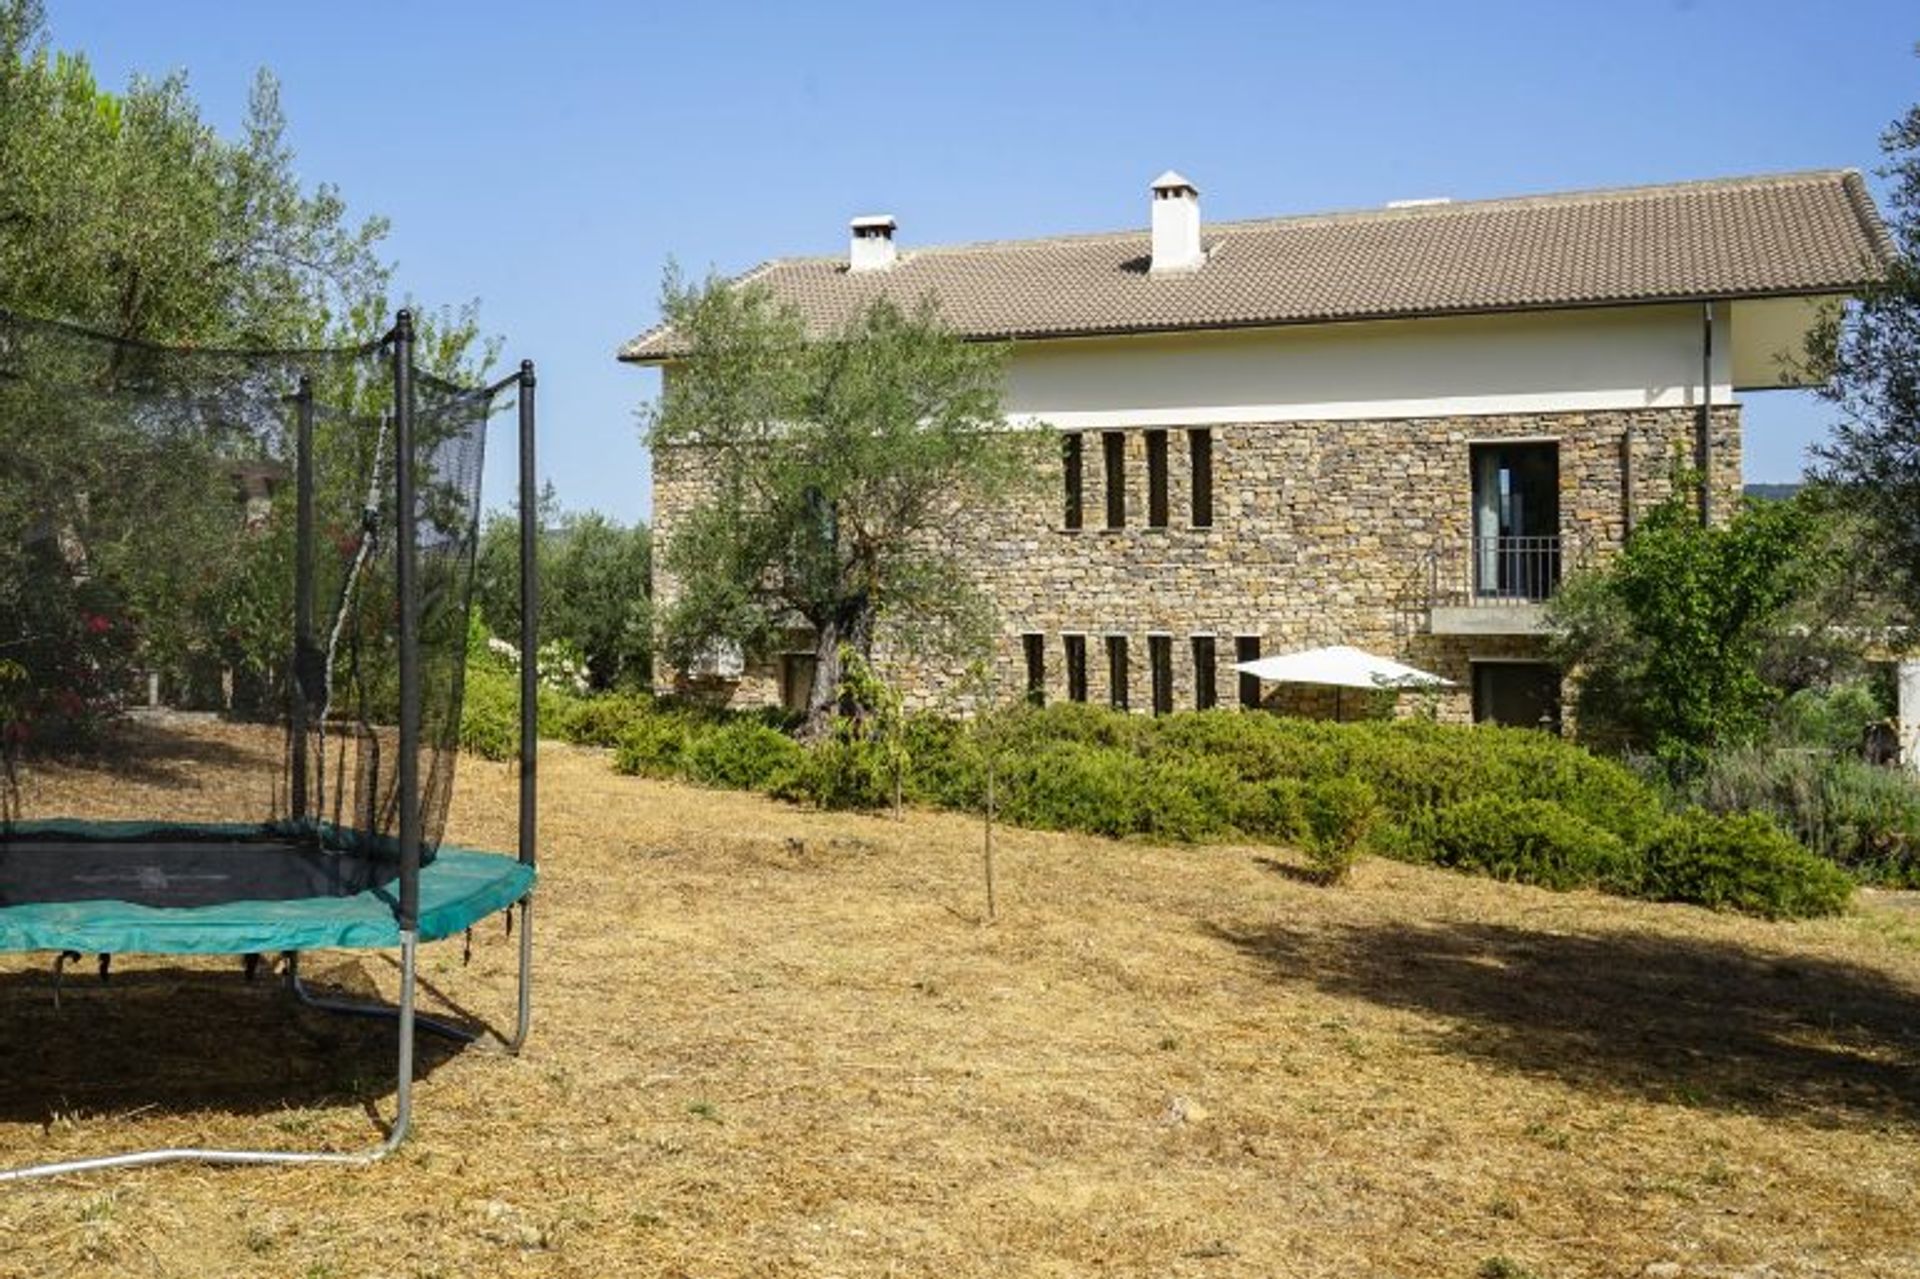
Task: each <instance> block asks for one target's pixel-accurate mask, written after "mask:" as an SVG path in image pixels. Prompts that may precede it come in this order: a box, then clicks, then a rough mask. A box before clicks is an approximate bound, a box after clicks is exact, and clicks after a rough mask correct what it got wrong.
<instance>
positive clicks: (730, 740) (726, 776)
mask: <svg viewBox="0 0 1920 1279" xmlns="http://www.w3.org/2000/svg"><path fill="white" fill-rule="evenodd" d="M803 758H804V752H803V751H802V750H801V748H800V744H799V743H798V742H796V741H794V740H793V739H792V738H790V737H788V736H787V735H786V734H785V733H782V732H780V731H779V730H778V729H773V728H768V727H767V726H766V725H765V724H759V723H755V722H754V721H752V720H746V719H743V720H737V721H735V722H734V723H731V724H725V725H722V726H721V727H719V728H714V729H710V730H708V731H706V732H704V733H698V734H695V735H694V736H693V737H692V738H691V740H689V741H688V743H687V746H686V749H685V751H684V753H683V756H682V759H681V765H682V767H683V768H684V769H685V771H686V775H687V776H688V777H689V778H691V779H692V780H694V781H696V782H699V783H700V784H701V785H702V786H722V787H730V788H733V789H735V790H770V789H775V788H778V787H780V786H781V785H783V784H784V783H785V781H786V779H787V778H789V777H791V776H793V775H794V774H796V773H797V772H798V771H799V769H800V767H801V762H802V760H803Z"/></svg>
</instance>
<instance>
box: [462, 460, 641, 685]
mask: <svg viewBox="0 0 1920 1279" xmlns="http://www.w3.org/2000/svg"><path fill="white" fill-rule="evenodd" d="M538 518H539V520H540V535H539V537H538V539H537V540H536V543H535V569H536V571H537V572H538V574H539V580H540V634H541V637H542V639H543V640H545V641H553V640H558V641H561V642H564V643H566V644H568V645H570V646H571V647H572V648H574V649H575V650H577V651H578V652H579V653H580V655H581V657H582V659H583V660H584V661H585V664H586V669H587V675H588V679H589V681H590V683H591V684H592V686H593V687H594V688H595V689H597V690H606V689H612V688H642V687H645V686H646V684H647V683H648V682H649V680H650V679H651V678H652V669H653V668H652V663H653V654H652V634H651V632H652V614H651V610H650V607H649V594H650V591H651V583H650V575H651V571H652V562H653V536H652V532H651V530H649V529H648V528H647V526H646V525H645V524H641V523H636V524H635V525H633V526H632V527H631V528H626V527H622V526H621V525H620V524H618V523H617V522H615V521H613V520H610V519H608V518H607V517H606V516H604V515H602V514H600V513H599V512H598V511H586V512H565V513H563V512H561V511H560V510H559V508H558V503H557V502H556V501H555V499H554V497H553V492H552V489H551V488H549V489H548V491H547V493H546V494H545V495H544V496H543V498H542V500H541V505H540V511H539V515H538ZM474 599H475V601H476V602H477V603H478V605H479V607H480V609H481V611H482V613H484V614H485V615H486V618H487V620H488V621H489V622H490V623H491V624H492V625H493V627H494V628H495V633H496V634H497V635H498V636H499V637H500V638H501V639H503V640H506V641H508V642H509V643H513V644H518V643H519V639H520V524H519V521H518V519H516V518H515V517H514V516H512V515H510V514H507V513H505V512H494V513H492V514H490V515H489V516H488V517H487V520H486V524H485V526H484V527H483V528H482V530H481V534H480V549H479V555H478V557H477V560H476V562H475V565H474Z"/></svg>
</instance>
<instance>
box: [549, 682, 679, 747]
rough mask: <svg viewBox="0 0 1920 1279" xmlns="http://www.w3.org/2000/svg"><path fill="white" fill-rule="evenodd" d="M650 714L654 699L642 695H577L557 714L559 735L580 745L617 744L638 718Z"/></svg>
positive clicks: (652, 712)
mask: <svg viewBox="0 0 1920 1279" xmlns="http://www.w3.org/2000/svg"><path fill="white" fill-rule="evenodd" d="M653 714H655V710H654V705H653V699H652V698H650V697H648V696H646V695H645V694H640V693H608V694H606V695H604V696H601V697H584V698H576V699H573V700H571V701H570V702H569V703H568V704H567V707H566V710H565V712H564V713H563V714H562V715H561V717H560V725H559V734H560V736H561V737H562V738H564V739H565V740H567V741H569V742H573V743H576V744H577V745H580V746H618V745H619V744H620V743H621V741H622V740H623V739H624V738H625V737H626V736H627V734H628V732H629V731H630V730H631V729H632V728H633V727H634V725H635V724H636V723H637V722H638V721H640V720H641V719H643V718H646V717H647V716H650V715H653Z"/></svg>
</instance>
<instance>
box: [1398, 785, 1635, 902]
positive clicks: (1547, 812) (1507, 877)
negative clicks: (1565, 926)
mask: <svg viewBox="0 0 1920 1279" xmlns="http://www.w3.org/2000/svg"><path fill="white" fill-rule="evenodd" d="M1431 838H1432V847H1433V860H1434V862H1435V863H1437V864H1438V865H1441V866H1448V867H1452V868H1453V869H1455V870H1465V871H1472V872H1473V873H1475V874H1478V875H1488V876H1491V877H1492V878H1494V879H1499V880H1504V881H1507V882H1509V883H1518V884H1536V885H1538V886H1540V887H1542V888H1553V889H1560V890H1565V889H1569V888H1595V887H1605V888H1609V889H1614V890H1618V891H1630V890H1631V889H1632V888H1634V887H1635V885H1636V884H1637V881H1638V878H1639V875H1638V872H1637V867H1636V863H1635V859H1634V857H1633V856H1632V854H1631V853H1630V852H1629V851H1628V849H1627V847H1626V845H1625V844H1623V843H1622V842H1621V841H1620V837H1619V836H1617V835H1615V834H1613V833H1612V832H1611V831H1606V830H1602V829H1601V828H1600V827H1598V826H1595V825H1593V824H1592V823H1591V822H1587V821H1583V820H1582V819H1580V818H1579V817H1576V816H1574V815H1573V814H1572V813H1569V812H1568V811H1567V810H1566V809H1564V808H1562V807H1560V805H1558V804H1556V803H1554V802H1553V801H1551V800H1545V799H1514V798H1511V797H1509V796H1506V795H1500V794H1490V795H1481V796H1478V797H1476V798H1474V799H1468V800H1462V801H1461V802H1460V803H1457V804H1453V805H1450V806H1448V807H1447V808H1444V809H1441V810H1440V812H1439V813H1438V814H1436V815H1435V818H1434V821H1433V831H1432V836H1431Z"/></svg>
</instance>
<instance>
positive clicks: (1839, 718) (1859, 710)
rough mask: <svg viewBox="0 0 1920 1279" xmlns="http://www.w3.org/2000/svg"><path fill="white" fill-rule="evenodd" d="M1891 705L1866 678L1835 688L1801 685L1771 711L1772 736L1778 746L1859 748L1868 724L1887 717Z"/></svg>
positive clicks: (1837, 750) (1835, 750) (1835, 749)
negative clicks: (1887, 704) (1883, 701)
mask: <svg viewBox="0 0 1920 1279" xmlns="http://www.w3.org/2000/svg"><path fill="white" fill-rule="evenodd" d="M1889 710H1890V708H1889V707H1887V706H1886V705H1884V704H1883V703H1882V701H1881V697H1880V694H1879V693H1878V692H1877V691H1876V690H1875V689H1874V688H1873V687H1872V686H1871V685H1870V684H1868V683H1867V682H1866V681H1864V680H1861V681H1855V682H1853V683H1847V684H1841V685H1839V686H1838V687H1834V688H1803V689H1800V690H1798V691H1796V692H1794V693H1793V694H1792V695H1790V696H1788V697H1787V698H1785V699H1783V700H1782V701H1781V702H1780V704H1779V705H1778V706H1776V707H1775V708H1774V711H1773V731H1772V733H1771V734H1770V736H1771V739H1772V740H1773V741H1774V742H1777V743H1778V744H1780V745H1781V746H1786V747H1802V748H1807V749H1811V750H1821V751H1828V752H1831V753H1833V754H1840V753H1843V752H1851V751H1858V750H1859V749H1860V743H1861V739H1862V737H1863V735H1864V734H1865V732H1866V730H1867V727H1868V726H1869V725H1871V724H1877V723H1880V722H1881V721H1883V720H1885V719H1887V718H1888V712H1889Z"/></svg>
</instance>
